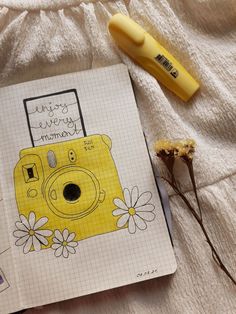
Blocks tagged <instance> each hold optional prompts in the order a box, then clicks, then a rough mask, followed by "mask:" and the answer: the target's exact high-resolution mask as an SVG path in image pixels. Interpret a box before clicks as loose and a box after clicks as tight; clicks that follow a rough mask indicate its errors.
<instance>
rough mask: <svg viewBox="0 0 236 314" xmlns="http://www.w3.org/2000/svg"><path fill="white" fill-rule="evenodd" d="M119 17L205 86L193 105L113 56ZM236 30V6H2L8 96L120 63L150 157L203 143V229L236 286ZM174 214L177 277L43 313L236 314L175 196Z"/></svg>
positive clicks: (13, 0) (1, 81)
mask: <svg viewBox="0 0 236 314" xmlns="http://www.w3.org/2000/svg"><path fill="white" fill-rule="evenodd" d="M117 12H122V13H124V14H129V15H130V16H131V17H132V18H133V19H134V20H136V21H137V22H138V23H140V24H141V25H142V26H143V27H144V28H145V29H146V30H147V31H148V32H150V33H151V34H152V35H153V36H154V37H156V38H158V40H159V41H160V43H162V45H164V46H165V47H166V48H167V49H168V50H169V51H170V52H171V53H172V54H174V55H175V57H176V58H177V59H178V60H179V61H180V62H181V63H182V64H183V65H184V66H185V67H186V68H187V69H188V71H189V72H190V73H191V74H192V75H193V76H194V77H195V78H196V79H197V80H198V81H199V82H200V84H201V90H200V92H199V93H198V94H197V95H196V96H195V97H194V98H193V99H192V100H191V101H190V102H189V103H187V104H185V103H183V102H182V101H181V100H180V99H178V98H177V97H175V96H174V95H173V94H172V93H171V92H169V91H168V90H167V89H165V88H163V87H162V86H160V85H159V83H158V82H157V81H156V80H155V79H154V78H153V77H151V76H150V75H149V74H148V73H146V72H145V71H143V70H142V69H141V68H139V67H138V66H136V65H134V63H133V62H132V61H131V60H130V59H129V58H128V57H126V56H125V55H123V54H122V53H121V52H120V51H119V50H118V49H117V48H116V47H115V45H114V44H113V42H112V40H111V39H110V37H109V35H108V33H107V22H108V20H109V18H110V17H111V15H112V14H115V13H117ZM235 21H236V3H235V0H224V1H222V0H182V1H178V0H159V1H155V0H152V1H148V0H146V1H144V0H130V1H125V0H124V1H122V0H116V1H79V0H57V1H54V0H0V32H1V33H0V85H1V86H3V85H8V84H13V83H17V82H22V81H26V80H31V79H37V78H42V77H46V76H51V75H56V74H62V73H66V72H72V71H82V70H85V69H89V68H95V67H102V66H107V65H111V64H115V63H119V62H123V63H125V64H126V65H127V66H128V68H129V71H130V74H131V78H132V80H133V83H134V90H135V94H136V99H137V103H138V107H139V112H140V117H141V121H142V124H143V129H144V131H145V133H146V135H147V138H148V143H149V145H150V148H151V147H152V144H153V142H154V141H155V140H156V139H158V138H163V137H164V138H167V137H169V138H186V137H190V138H194V139H195V140H196V142H197V145H198V146H197V152H196V155H195V160H194V167H195V175H196V180H197V185H198V187H199V195H200V199H201V203H202V207H203V211H204V222H205V224H206V226H207V230H208V231H209V233H210V234H211V238H212V239H213V240H214V243H215V246H216V247H217V249H218V251H219V252H220V254H221V255H222V257H223V260H224V262H225V264H226V265H227V267H228V268H229V270H230V271H231V273H232V274H233V275H234V276H236V208H235V203H236V193H235V183H236V179H235V172H236V149H235V143H236V123H235V121H236V109H235V105H236V102H235V96H236V88H235V87H236V86H235V85H236V84H235V81H236V80H235V79H236V73H235V72H236V71H235V70H236V66H235V62H236V59H235V56H236V45H235V40H236V24H235ZM0 102H1V99H0ZM0 105H1V106H4V104H3V103H0ZM137 158H138V156H137ZM160 166H161V164H160ZM178 172H179V175H180V177H181V181H182V182H183V183H184V185H185V191H186V195H187V196H189V197H190V198H191V199H192V193H191V192H189V190H190V185H189V180H187V179H186V178H187V172H186V171H185V169H184V167H182V166H181V165H180V168H179V171H178ZM171 193H172V192H171ZM171 207H172V211H173V227H174V230H173V231H174V232H173V241H174V246H175V252H176V257H177V262H178V269H177V272H176V273H175V275H173V276H169V277H165V278H159V279H155V280H151V281H147V282H143V283H140V284H136V285H132V286H128V287H123V288H119V289H115V290H112V291H107V292H102V293H99V294H96V295H92V296H87V297H82V298H78V299H74V300H68V301H65V302H63V303H60V304H53V305H48V306H45V307H43V309H42V310H41V313H50V314H51V313H59V314H60V313H85V314H86V313H93V314H96V313H109V314H113V313H122V314H123V313H163V314H169V313H171V314H172V313H179V314H191V313H194V314H195V313H212V314H213V313H214V314H215V313H219V314H222V313H236V288H235V286H233V284H232V283H231V282H230V280H229V279H228V278H227V277H226V276H225V274H224V273H223V272H222V271H221V270H220V269H219V267H217V266H216V264H215V263H214V262H213V260H212V258H211V251H210V249H209V247H208V245H207V243H206V241H205V238H204V236H203V235H202V233H201V230H200V228H199V227H198V225H197V224H196V222H195V220H194V219H193V218H192V217H191V215H190V214H189V212H188V210H187V209H186V208H185V206H184V204H183V203H182V202H181V201H180V199H179V198H178V197H177V196H175V195H173V193H172V196H171ZM78 267H79V265H78ZM28 313H39V312H37V311H36V310H29V311H28Z"/></svg>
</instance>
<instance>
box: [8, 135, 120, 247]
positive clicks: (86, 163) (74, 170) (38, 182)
mask: <svg viewBox="0 0 236 314" xmlns="http://www.w3.org/2000/svg"><path fill="white" fill-rule="evenodd" d="M111 147H112V141H111V139H110V137H109V136H107V135H97V134H96V135H90V136H86V137H83V138H79V139H73V140H69V141H64V142H58V143H53V144H46V145H42V146H37V147H30V148H25V149H22V150H21V151H20V159H19V161H18V163H17V164H16V166H15V169H14V185H15V196H16V202H17V207H18V212H19V214H20V215H21V214H22V215H24V216H25V217H28V216H29V213H30V212H32V211H33V212H34V213H35V216H36V219H37V220H38V219H39V218H41V217H47V218H48V222H47V223H46V225H45V226H44V227H43V228H44V229H49V230H52V231H55V230H56V229H57V230H60V231H61V232H62V231H63V230H64V229H68V230H69V232H75V234H76V237H75V239H74V241H80V240H83V239H86V238H89V237H93V236H96V235H99V234H105V233H108V232H112V231H116V230H118V229H119V228H118V227H117V225H116V221H117V219H116V217H114V216H113V215H112V211H113V210H114V209H115V208H116V206H115V205H114V203H113V200H114V199H115V198H120V199H123V192H122V187H121V183H120V179H119V175H118V171H117V168H116V165H115V162H114V160H113V157H112V154H111ZM43 228H42V229H43ZM52 237H53V236H51V237H49V239H48V240H49V244H48V245H47V246H42V247H43V248H46V247H49V246H50V245H51V243H52Z"/></svg>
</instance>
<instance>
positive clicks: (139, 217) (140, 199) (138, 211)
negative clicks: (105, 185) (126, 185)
mask: <svg viewBox="0 0 236 314" xmlns="http://www.w3.org/2000/svg"><path fill="white" fill-rule="evenodd" d="M123 194H124V200H125V202H124V201H122V200H121V199H119V198H116V199H114V204H115V205H116V206H117V208H116V209H115V210H114V211H113V212H112V214H113V216H121V217H120V218H119V219H118V221H117V227H118V228H122V227H124V226H125V225H126V224H127V223H128V230H129V232H130V233H135V231H136V227H137V228H138V229H140V230H145V229H146V228H147V224H146V222H149V221H152V220H154V219H155V214H154V213H153V210H154V208H155V206H154V205H152V204H150V203H149V202H150V200H151V198H152V193H151V192H144V193H142V194H141V195H139V191H138V187H137V186H135V187H134V188H133V189H132V191H131V193H130V191H129V190H128V189H124V192H123Z"/></svg>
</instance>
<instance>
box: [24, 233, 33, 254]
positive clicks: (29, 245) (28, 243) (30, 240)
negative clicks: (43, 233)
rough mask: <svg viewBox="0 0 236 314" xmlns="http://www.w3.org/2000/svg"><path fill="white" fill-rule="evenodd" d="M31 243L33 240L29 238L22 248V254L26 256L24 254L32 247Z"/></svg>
mask: <svg viewBox="0 0 236 314" xmlns="http://www.w3.org/2000/svg"><path fill="white" fill-rule="evenodd" d="M32 243H33V239H32V237H29V238H28V240H27V242H26V243H25V246H24V248H23V252H24V253H25V254H26V253H29V251H30V249H31V247H32Z"/></svg>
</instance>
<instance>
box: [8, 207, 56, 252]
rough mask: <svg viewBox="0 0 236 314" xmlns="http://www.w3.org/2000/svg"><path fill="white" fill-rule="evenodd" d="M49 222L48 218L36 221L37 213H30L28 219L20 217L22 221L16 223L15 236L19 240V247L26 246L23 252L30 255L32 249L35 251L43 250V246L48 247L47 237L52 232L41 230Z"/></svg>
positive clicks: (17, 243) (17, 242)
mask: <svg viewBox="0 0 236 314" xmlns="http://www.w3.org/2000/svg"><path fill="white" fill-rule="evenodd" d="M47 222H48V218H47V217H41V218H40V219H39V220H37V221H36V217H35V213H34V212H30V213H29V217H28V219H27V218H26V217H25V216H24V215H20V221H17V222H16V228H17V230H15V231H14V232H13V235H14V236H15V237H16V238H18V240H17V241H16V243H15V244H16V245H17V246H21V245H24V247H23V252H24V253H25V254H26V253H28V252H29V251H30V250H31V248H32V247H33V249H34V250H35V251H40V250H41V245H48V240H47V239H46V237H50V236H51V235H52V231H51V230H46V229H40V228H41V227H42V226H44V225H45V224H46V223H47Z"/></svg>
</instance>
